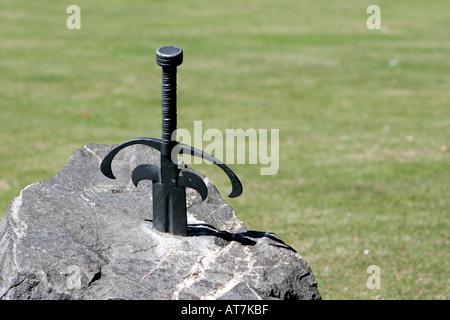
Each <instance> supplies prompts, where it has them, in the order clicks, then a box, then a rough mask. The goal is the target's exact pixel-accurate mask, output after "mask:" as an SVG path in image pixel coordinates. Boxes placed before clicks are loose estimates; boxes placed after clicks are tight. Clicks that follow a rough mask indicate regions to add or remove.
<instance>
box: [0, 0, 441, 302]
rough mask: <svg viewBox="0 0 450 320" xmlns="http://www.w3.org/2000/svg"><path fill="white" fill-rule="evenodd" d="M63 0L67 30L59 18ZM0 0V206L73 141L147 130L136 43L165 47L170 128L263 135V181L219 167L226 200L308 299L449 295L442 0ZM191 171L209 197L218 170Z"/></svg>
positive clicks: (145, 77)
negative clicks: (296, 256)
mask: <svg viewBox="0 0 450 320" xmlns="http://www.w3.org/2000/svg"><path fill="white" fill-rule="evenodd" d="M70 4H77V5H78V6H80V8H81V30H68V29H67V28H66V19H67V18H68V17H69V14H67V13H66V8H67V7H68V6H69V5H70ZM370 4H377V5H379V6H380V8H381V25H382V29H381V30H368V29H367V27H366V20H367V18H368V17H369V14H367V13H366V9H367V7H368V6H369V5H370ZM0 6H1V7H0V46H1V47H0V48H1V49H0V108H1V109H0V110H1V117H0V137H1V142H0V209H1V210H0V212H1V213H0V217H1V215H3V214H4V212H5V211H6V209H7V207H8V205H9V203H10V202H11V200H12V199H13V198H14V197H16V196H18V194H19V192H20V190H21V189H23V188H24V187H25V186H27V185H28V184H31V183H34V182H37V181H42V180H45V179H48V178H50V177H52V176H54V175H55V174H56V173H57V172H59V171H60V170H61V169H62V168H63V167H64V165H65V163H66V162H67V160H68V159H69V157H70V156H71V155H72V154H73V153H74V152H75V151H76V150H77V149H78V148H80V147H82V146H83V145H85V144H88V143H91V142H96V143H99V144H115V143H120V142H123V141H125V140H127V139H129V138H134V137H139V136H148V137H160V135H161V128H160V121H161V120H160V99H161V98H160V85H161V79H160V77H161V74H160V72H161V71H160V67H158V66H157V65H156V63H155V57H154V52H155V50H156V48H158V47H159V46H161V45H166V44H175V45H178V46H180V47H182V48H183V51H184V54H185V59H184V63H183V65H182V66H181V67H180V68H179V74H178V84H179V89H178V101H179V103H178V105H179V107H178V108H179V119H178V122H179V124H178V126H179V128H186V129H189V130H192V129H193V122H194V121H195V120H202V121H203V130H206V129H208V128H218V129H221V130H223V132H225V129H226V128H243V129H244V130H245V129H247V128H255V129H271V128H274V129H279V130H280V147H279V148H280V151H279V154H280V166H279V171H278V173H277V175H274V176H261V175H260V174H259V170H260V167H261V166H259V165H230V167H232V169H233V170H234V171H235V172H236V173H237V175H238V176H239V177H240V179H241V181H242V182H243V184H244V194H243V195H242V196H241V197H239V198H237V199H228V200H227V202H228V203H229V204H230V205H231V206H232V207H233V208H234V209H235V211H236V213H237V215H238V217H239V218H240V219H241V220H242V221H243V222H244V223H245V224H246V225H247V227H248V228H250V229H255V230H264V231H271V232H275V233H276V234H277V235H279V236H280V237H281V238H282V239H283V240H284V241H286V242H287V243H288V244H290V245H291V246H293V247H294V248H295V249H296V250H298V251H299V253H300V254H301V255H302V256H303V257H304V258H305V259H306V260H307V261H308V263H309V264H310V266H311V268H312V270H313V272H314V274H315V276H316V278H317V281H318V284H319V291H320V293H321V295H322V297H323V298H324V299H448V298H449V297H450V295H449V287H450V281H449V277H448V271H449V260H450V259H449V258H450V255H449V222H450V219H449V218H450V214H449V213H450V201H449V180H450V158H449V153H450V151H449V150H448V148H450V104H449V100H450V59H449V57H450V41H449V40H450V39H449V37H450V33H449V30H450V19H449V18H450V16H449V12H450V2H449V1H445V0H435V1H419V0H410V1H406V0H403V1H386V0H378V1H377V2H376V3H373V2H372V1H363V0H362V1H349V0H348V1H347V0H339V1H324V0H315V1H312V0H277V1H269V0H249V1H234V0H229V1H205V0H191V1H184V2H182V1H144V0H136V1H118V0H110V1H103V0H101V1H100V0H99V1H95V2H94V1H87V0H76V1H50V0H45V1H40V2H31V1H24V0H14V1H13V0H1V4H0ZM194 168H195V169H196V170H198V171H200V172H203V173H205V174H207V175H208V176H209V177H211V179H212V181H213V182H214V183H215V184H216V185H217V187H218V189H219V191H220V192H221V193H222V194H223V195H226V194H227V192H228V191H229V188H230V187H229V185H228V181H227V178H226V176H225V175H224V174H222V172H221V171H220V170H217V169H215V168H213V167H211V166H205V165H197V166H194ZM365 250H369V253H368V254H364V251H365ZM366 253H367V251H366ZM370 265H378V266H379V267H380V269H381V289H379V290H369V289H368V288H367V287H366V280H367V278H368V276H369V275H368V274H367V273H366V269H367V267H369V266H370Z"/></svg>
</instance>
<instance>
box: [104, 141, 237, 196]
mask: <svg viewBox="0 0 450 320" xmlns="http://www.w3.org/2000/svg"><path fill="white" fill-rule="evenodd" d="M134 144H143V145H146V146H149V147H152V148H154V149H156V150H158V151H161V146H162V144H163V141H162V139H156V138H146V137H142V138H134V139H131V140H128V141H127V142H124V143H122V144H120V145H118V146H117V147H115V148H114V149H112V150H111V151H110V152H109V153H108V154H107V155H106V157H105V158H104V159H103V161H102V163H101V165H100V170H101V171H102V173H103V174H104V175H105V176H106V177H108V178H111V179H115V178H116V177H115V176H114V174H113V172H112V167H111V165H112V160H113V159H114V157H115V156H116V154H117V153H119V151H120V150H122V149H124V148H126V147H128V146H131V145H134ZM175 154H189V155H192V156H195V157H199V158H202V159H205V160H208V161H210V162H212V163H214V164H215V165H217V166H218V167H219V168H220V169H222V170H223V171H224V172H225V173H226V174H227V176H228V178H230V181H231V187H232V189H231V193H230V194H229V195H228V197H230V198H235V197H239V196H240V195H241V194H242V184H241V182H240V181H239V178H238V177H237V176H236V174H235V173H234V172H233V171H232V170H231V169H230V168H229V167H228V166H227V165H226V164H224V163H223V162H222V161H220V160H219V159H217V158H216V157H214V156H212V155H210V154H209V153H206V152H204V151H201V150H199V149H197V148H194V147H192V146H189V145H187V144H184V143H177V144H176V145H175V146H174V147H173V149H172V155H175ZM148 166H152V167H155V168H158V171H157V175H156V173H150V172H149V171H145V170H148V169H145V170H144V169H143V168H144V167H148ZM159 168H160V167H158V166H155V165H150V164H141V165H139V166H137V167H136V168H135V169H134V170H133V173H132V181H133V184H134V185H135V186H137V185H138V183H139V181H141V180H144V179H148V180H153V181H158V182H161V176H160V173H161V172H160V169H159ZM179 171H180V172H189V173H191V171H189V170H186V169H181V170H180V169H179ZM152 172H153V169H152ZM184 175H185V173H184ZM146 176H149V177H148V178H147V177H146ZM150 176H151V177H150ZM182 176H183V174H182ZM197 177H199V176H197ZM179 178H180V175H178V179H179ZM183 179H184V178H182V180H183ZM201 181H202V182H203V180H201ZM203 184H204V182H203ZM186 187H190V188H192V189H195V190H197V189H196V188H195V186H193V187H191V186H189V185H186ZM197 191H198V192H199V193H200V195H202V193H201V192H200V191H199V190H197ZM206 195H207V194H206ZM206 195H205V197H203V196H202V199H203V200H205V198H206Z"/></svg>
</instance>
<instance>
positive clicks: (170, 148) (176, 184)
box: [100, 46, 242, 236]
mask: <svg viewBox="0 0 450 320" xmlns="http://www.w3.org/2000/svg"><path fill="white" fill-rule="evenodd" d="M182 62H183V50H181V48H179V47H176V46H163V47H160V48H158V50H156V63H157V64H158V65H159V66H161V67H162V100H161V102H162V139H156V138H146V137H142V138H135V139H131V140H128V141H126V142H124V143H122V144H120V145H118V146H117V147H115V148H113V149H112V150H111V151H110V152H109V153H108V154H107V155H106V156H105V158H104V159H103V160H102V162H101V164H100V170H101V172H102V173H103V174H104V175H105V176H106V177H108V178H111V179H115V176H114V174H113V172H112V168H111V165H112V161H113V159H114V157H115V156H116V154H117V153H118V152H119V151H120V150H122V149H124V148H126V147H128V146H130V145H134V144H143V145H146V146H149V147H152V148H154V149H157V150H158V151H159V152H160V154H161V163H160V166H156V165H153V164H140V165H138V166H137V167H136V168H134V170H133V172H132V174H131V179H132V181H133V184H134V185H135V186H136V187H137V186H138V184H139V182H140V181H142V180H151V181H152V195H153V227H154V228H155V229H157V230H160V231H162V232H170V233H173V234H175V235H181V236H187V213H186V212H187V211H186V188H192V189H194V190H196V191H197V192H198V193H199V194H200V196H201V198H202V201H203V200H205V199H206V197H207V196H208V188H207V187H206V184H205V182H204V181H203V179H202V178H201V177H200V176H199V175H198V174H196V173H195V172H193V171H190V170H186V169H180V168H178V154H188V155H192V156H195V157H201V158H203V159H206V160H208V161H210V162H212V163H214V164H216V165H217V166H218V167H219V168H221V169H222V170H223V171H224V172H225V173H226V174H227V176H228V178H229V179H230V181H231V186H232V190H231V193H230V194H229V195H228V196H229V197H230V198H234V197H238V196H239V195H241V193H242V184H241V182H240V181H239V179H238V177H237V176H236V175H235V174H234V172H233V171H232V170H231V169H230V168H229V167H227V166H226V165H225V164H224V163H223V162H221V161H220V160H219V159H217V158H215V157H214V156H212V155H210V154H208V153H205V152H203V151H202V150H199V149H196V148H194V147H192V146H189V145H186V144H183V143H177V142H176V141H173V140H172V134H173V132H174V131H175V130H176V129H177V67H178V66H179V65H180V64H181V63H182ZM173 158H175V160H176V161H172V159H173Z"/></svg>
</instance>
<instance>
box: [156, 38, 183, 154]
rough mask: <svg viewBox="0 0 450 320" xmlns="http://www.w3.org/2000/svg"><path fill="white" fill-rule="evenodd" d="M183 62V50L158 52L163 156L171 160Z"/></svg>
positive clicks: (164, 49) (174, 47)
mask: <svg viewBox="0 0 450 320" xmlns="http://www.w3.org/2000/svg"><path fill="white" fill-rule="evenodd" d="M182 62H183V50H181V48H179V47H176V46H163V47H160V48H158V50H156V63H157V64H158V65H160V66H161V67H162V99H161V103H162V140H163V145H162V149H161V154H162V155H163V156H165V157H166V158H170V155H171V154H170V153H171V151H172V147H173V146H174V144H175V143H176V142H175V141H172V133H173V132H174V131H175V130H176V129H177V67H178V66H179V65H180V64H181V63H182Z"/></svg>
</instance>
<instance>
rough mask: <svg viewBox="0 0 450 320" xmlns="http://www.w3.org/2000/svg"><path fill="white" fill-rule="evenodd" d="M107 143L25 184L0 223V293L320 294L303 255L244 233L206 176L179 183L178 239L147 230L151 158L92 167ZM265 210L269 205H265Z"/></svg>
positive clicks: (142, 154)
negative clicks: (181, 230)
mask: <svg viewBox="0 0 450 320" xmlns="http://www.w3.org/2000/svg"><path fill="white" fill-rule="evenodd" d="M111 148H112V146H105V145H103V146H101V145H96V144H90V145H87V146H84V147H82V148H81V149H79V150H78V151H77V152H76V153H75V154H74V155H73V156H72V157H71V158H70V160H69V162H68V163H67V165H66V166H65V168H64V169H63V170H62V171H61V172H59V173H58V174H57V175H56V176H55V177H53V178H51V179H49V180H46V181H43V182H39V183H35V184H32V185H30V186H28V187H26V188H25V189H24V190H22V192H21V193H20V196H19V197H17V198H15V199H14V200H13V201H12V202H11V204H10V206H9V208H8V210H7V212H6V214H5V216H4V218H3V220H2V221H1V224H0V299H239V300H240V299H271V298H281V299H286V298H290V299H320V295H319V292H318V291H317V283H316V280H315V279H314V275H313V273H312V271H311V269H310V268H309V266H308V264H307V263H306V262H305V260H304V259H303V258H302V257H301V256H300V255H299V254H298V253H297V252H295V250H294V249H293V248H291V247H290V246H288V245H286V244H285V243H284V242H283V241H281V240H280V239H279V238H278V237H277V236H276V235H275V234H273V233H266V232H257V231H248V230H247V229H246V227H245V226H244V224H243V223H242V222H241V221H239V220H238V219H237V218H236V216H235V214H234V212H233V210H232V208H231V207H230V206H228V205H227V204H226V203H225V201H224V200H223V199H222V198H221V196H220V194H219V193H218V192H217V190H216V189H215V187H214V186H213V185H212V184H211V182H210V181H209V180H208V179H206V178H204V179H205V182H206V183H207V186H208V192H209V194H208V198H207V200H205V201H203V202H202V201H201V198H200V195H199V194H197V192H196V191H194V190H191V189H187V205H188V224H189V230H188V233H189V235H188V237H180V236H174V235H172V234H166V233H161V232H159V231H157V230H155V229H153V228H152V221H151V219H152V199H151V182H145V181H142V182H141V183H140V184H139V186H138V187H137V188H135V187H134V186H133V185H132V184H131V181H130V176H131V171H132V169H133V168H134V167H135V166H136V165H138V164H141V163H158V162H159V161H158V159H159V155H158V153H157V152H156V151H154V150H153V149H152V148H149V147H146V146H131V147H129V148H127V149H124V150H123V151H121V152H120V153H119V154H118V155H117V156H116V159H115V160H114V161H113V171H114V173H115V175H116V177H117V179H116V180H111V179H108V178H106V177H104V176H103V175H102V173H101V172H100V170H99V164H100V161H101V160H102V159H103V157H104V156H105V155H106V153H107V152H108V151H109V150H110V149H111ZM267 214H270V213H267Z"/></svg>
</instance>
